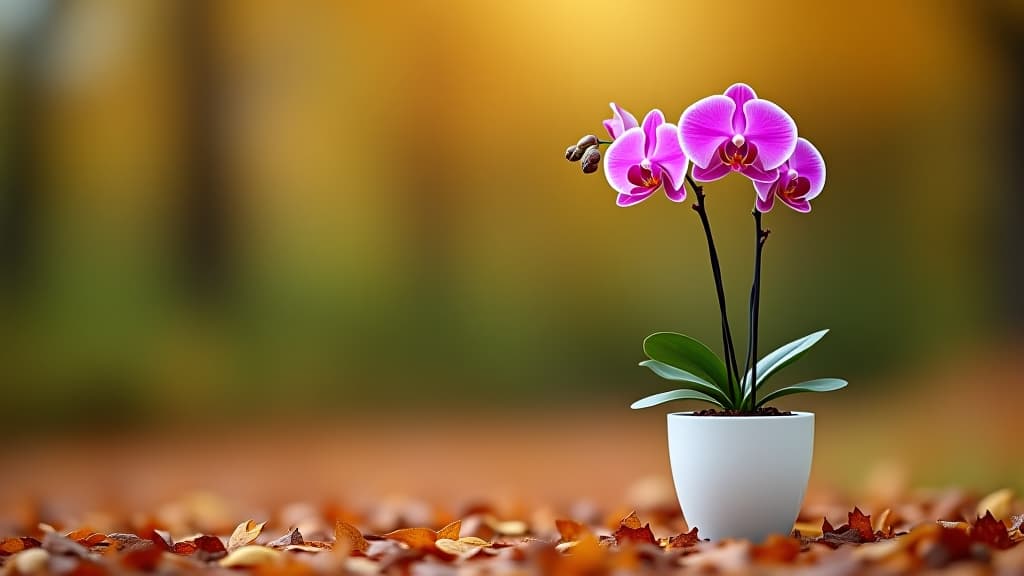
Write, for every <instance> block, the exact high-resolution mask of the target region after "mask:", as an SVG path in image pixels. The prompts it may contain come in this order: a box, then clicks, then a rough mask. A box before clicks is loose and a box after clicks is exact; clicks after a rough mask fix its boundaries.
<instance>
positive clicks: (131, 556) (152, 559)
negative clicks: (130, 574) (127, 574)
mask: <svg viewBox="0 0 1024 576" xmlns="http://www.w3.org/2000/svg"><path fill="white" fill-rule="evenodd" d="M163 555H164V551H163V550H161V549H160V547H159V545H156V546H150V547H149V548H136V549H134V550H130V551H128V552H126V553H125V554H124V555H123V556H121V565H122V566H125V567H126V568H130V569H132V570H137V571H140V572H152V571H153V570H154V569H156V566H157V564H159V563H160V558H162V557H163Z"/></svg>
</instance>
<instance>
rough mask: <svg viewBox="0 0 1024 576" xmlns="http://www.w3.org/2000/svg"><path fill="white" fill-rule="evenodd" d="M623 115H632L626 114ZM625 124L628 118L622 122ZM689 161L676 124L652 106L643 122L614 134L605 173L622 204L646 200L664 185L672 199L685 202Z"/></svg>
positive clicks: (620, 204)
mask: <svg viewBox="0 0 1024 576" xmlns="http://www.w3.org/2000/svg"><path fill="white" fill-rule="evenodd" d="M615 108H616V107H615V105H614V104H613V105H612V109H613V110H614V109H615ZM623 112H624V111H623ZM627 114H628V113H627ZM622 119H623V120H630V119H632V117H631V116H630V117H628V118H626V116H625V115H624V116H623V117H622ZM612 122H614V120H613V121H612ZM633 122H634V123H635V122H636V121H635V120H633ZM626 125H628V122H624V123H623V126H626ZM606 127H607V124H606ZM616 127H617V126H616ZM609 132H612V128H609ZM688 164H689V161H688V160H687V159H686V155H685V154H684V153H683V149H682V148H681V147H680V145H679V130H678V129H677V128H676V126H675V124H668V123H666V122H665V115H664V114H662V113H661V110H651V111H650V112H648V114H647V116H646V117H645V118H644V122H643V125H642V126H635V125H634V126H633V127H630V128H626V129H625V130H624V131H623V132H621V133H619V134H618V135H617V136H615V141H614V142H612V144H611V146H609V147H608V152H607V153H606V155H605V162H604V175H605V178H607V179H608V183H609V184H610V185H611V187H612V188H614V189H615V191H616V192H618V193H619V196H618V199H617V200H616V204H618V205H619V206H632V205H633V204H637V203H639V202H643V201H644V200H646V199H647V198H648V197H650V196H651V194H654V193H655V192H656V191H657V190H658V189H659V188H661V187H662V186H664V187H665V195H667V196H668V197H669V199H670V200H672V201H673V202H682V201H683V200H685V199H686V188H685V186H684V185H683V180H684V179H685V178H686V168H687V165H688Z"/></svg>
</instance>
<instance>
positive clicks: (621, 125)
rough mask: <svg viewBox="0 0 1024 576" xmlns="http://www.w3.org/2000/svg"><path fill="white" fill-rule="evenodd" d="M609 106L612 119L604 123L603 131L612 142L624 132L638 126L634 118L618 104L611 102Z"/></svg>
mask: <svg viewBox="0 0 1024 576" xmlns="http://www.w3.org/2000/svg"><path fill="white" fill-rule="evenodd" d="M609 106H611V108H612V117H611V118H609V119H608V120H605V121H604V129H605V130H607V131H608V135H609V136H611V137H612V140H615V139H616V138H618V137H619V135H621V134H622V133H623V132H625V131H626V130H629V129H630V128H636V127H637V126H639V124H637V122H636V117H635V116H633V115H632V114H630V113H629V112H627V111H626V110H624V109H623V108H622V107H621V106H619V105H618V104H616V103H615V102H612V103H611V104H609Z"/></svg>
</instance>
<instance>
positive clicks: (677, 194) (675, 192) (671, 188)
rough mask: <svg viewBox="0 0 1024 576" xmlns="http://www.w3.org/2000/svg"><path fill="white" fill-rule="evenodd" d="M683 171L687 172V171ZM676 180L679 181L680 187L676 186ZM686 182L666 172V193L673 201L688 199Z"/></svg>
mask: <svg viewBox="0 0 1024 576" xmlns="http://www.w3.org/2000/svg"><path fill="white" fill-rule="evenodd" d="M683 173H684V174H685V171H684V172H683ZM684 178H685V176H684ZM676 182H679V187H678V188H676V185H675V183H676ZM684 182H685V181H684V180H682V179H680V180H676V179H674V178H672V176H671V175H670V174H669V173H667V172H666V173H665V182H664V184H665V195H666V196H668V199H669V200H671V201H673V202H682V201H683V200H686V184H684Z"/></svg>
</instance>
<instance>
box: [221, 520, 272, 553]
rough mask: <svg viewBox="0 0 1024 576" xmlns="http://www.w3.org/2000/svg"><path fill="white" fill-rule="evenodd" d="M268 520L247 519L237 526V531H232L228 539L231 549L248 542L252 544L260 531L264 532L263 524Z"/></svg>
mask: <svg viewBox="0 0 1024 576" xmlns="http://www.w3.org/2000/svg"><path fill="white" fill-rule="evenodd" d="M266 524H267V523H266V522H260V523H259V524H257V523H256V521H255V520H246V521H245V522H242V523H241V524H239V525H238V526H236V527H235V531H234V532H232V533H231V538H229V539H228V547H227V549H228V550H229V551H231V550H235V549H237V548H241V547H242V546H245V545H247V544H252V543H253V542H254V541H255V540H256V539H257V538H259V536H260V532H263V526H265V525H266Z"/></svg>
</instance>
